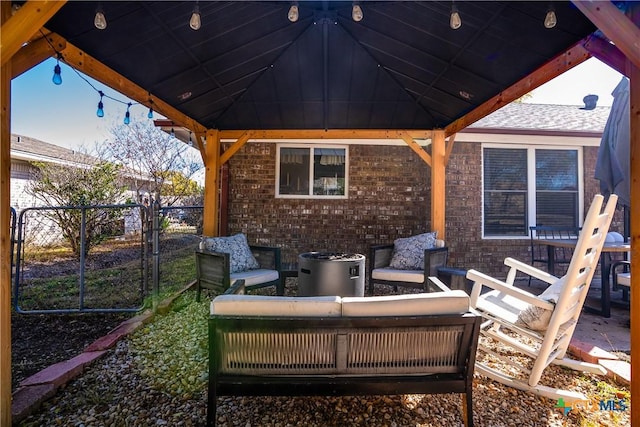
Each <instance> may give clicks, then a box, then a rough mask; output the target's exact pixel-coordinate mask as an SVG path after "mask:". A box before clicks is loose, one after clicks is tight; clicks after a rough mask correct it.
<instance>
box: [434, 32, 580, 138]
mask: <svg viewBox="0 0 640 427" xmlns="http://www.w3.org/2000/svg"><path fill="white" fill-rule="evenodd" d="M585 41H586V39H585V40H582V41H580V42H578V43H576V44H575V45H574V46H572V47H571V48H569V49H568V50H567V51H566V52H564V53H562V54H560V55H558V56H557V57H556V58H554V59H552V60H551V61H549V62H547V63H546V64H544V65H543V66H542V67H540V68H538V69H537V70H536V71H534V72H533V73H532V74H530V75H528V76H527V77H525V78H523V79H522V80H520V81H518V82H517V83H515V84H514V85H512V86H510V87H508V88H507V89H505V90H503V91H502V92H500V93H499V94H498V95H496V96H494V97H493V98H491V99H489V100H488V101H487V102H485V103H483V104H482V105H480V106H478V107H477V108H475V109H474V110H472V111H470V112H469V113H468V114H466V115H464V116H463V117H461V118H459V119H458V120H456V121H454V122H453V123H451V124H450V125H449V126H447V127H446V128H445V136H450V135H453V134H454V133H458V132H459V131H461V130H462V129H464V128H466V127H468V126H469V125H471V124H472V123H475V122H476V121H478V120H480V119H481V118H483V117H485V116H488V115H489V114H491V113H493V112H494V111H496V110H498V109H500V108H502V107H504V106H505V105H507V104H509V103H510V102H513V101H515V100H516V99H518V98H520V97H521V96H523V95H526V94H527V93H529V92H531V91H532V90H533V89H535V88H537V87H538V86H540V85H543V84H544V83H546V82H548V81H549V80H552V79H554V78H556V77H558V76H559V75H560V74H562V73H564V72H566V71H568V70H570V69H571V68H573V67H575V66H576V65H578V64H581V63H582V62H584V61H586V60H587V59H589V58H590V57H591V55H590V54H589V52H587V50H586V49H585V48H584V47H583V46H582V44H583V43H584V42H585Z"/></svg>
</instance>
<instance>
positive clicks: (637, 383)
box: [627, 62, 640, 426]
mask: <svg viewBox="0 0 640 427" xmlns="http://www.w3.org/2000/svg"><path fill="white" fill-rule="evenodd" d="M628 68H629V73H628V74H627V76H628V77H629V80H630V90H629V101H630V105H629V106H630V114H631V120H630V129H629V130H630V134H629V143H630V147H629V155H630V156H629V157H630V172H629V173H630V175H631V176H630V180H631V181H630V185H629V188H630V194H629V199H630V201H631V206H630V217H631V218H630V222H631V227H630V228H631V231H630V233H631V236H630V237H631V270H632V274H631V288H632V289H636V291H637V290H638V289H640V288H639V287H640V67H636V66H635V65H632V64H631V63H630V62H629V67H628ZM636 283H637V285H636ZM629 312H630V316H631V354H633V355H636V356H638V355H640V292H631V307H630V308H629ZM633 393H637V394H636V396H640V357H632V358H631V395H632V396H633V395H634V394H633ZM631 425H632V426H640V407H639V406H632V407H631Z"/></svg>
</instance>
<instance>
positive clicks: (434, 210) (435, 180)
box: [431, 130, 446, 239]
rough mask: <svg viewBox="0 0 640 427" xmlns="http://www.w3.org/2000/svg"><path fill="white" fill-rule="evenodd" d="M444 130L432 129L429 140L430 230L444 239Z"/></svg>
mask: <svg viewBox="0 0 640 427" xmlns="http://www.w3.org/2000/svg"><path fill="white" fill-rule="evenodd" d="M445 154H446V146H445V132H444V130H435V131H433V139H432V140H431V230H433V231H437V232H438V238H439V239H445V237H446V236H445V207H446V192H445V173H446V168H445Z"/></svg>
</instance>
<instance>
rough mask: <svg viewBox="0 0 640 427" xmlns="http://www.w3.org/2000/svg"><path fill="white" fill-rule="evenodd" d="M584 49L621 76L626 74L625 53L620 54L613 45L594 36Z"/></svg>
mask: <svg viewBox="0 0 640 427" xmlns="http://www.w3.org/2000/svg"><path fill="white" fill-rule="evenodd" d="M584 48H585V49H587V50H588V51H589V53H590V54H591V55H592V56H593V57H594V58H598V59H599V60H600V61H602V62H604V63H605V64H607V65H608V66H609V67H611V68H613V69H614V70H616V71H617V72H619V73H620V74H626V73H627V70H626V69H625V68H626V62H627V58H625V56H624V53H622V52H620V49H618V48H617V47H616V46H615V45H614V44H613V43H610V42H609V41H607V40H605V39H603V38H601V37H596V36H592V37H589V39H588V40H587V41H586V42H585V44H584Z"/></svg>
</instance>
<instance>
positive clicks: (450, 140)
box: [444, 133, 457, 167]
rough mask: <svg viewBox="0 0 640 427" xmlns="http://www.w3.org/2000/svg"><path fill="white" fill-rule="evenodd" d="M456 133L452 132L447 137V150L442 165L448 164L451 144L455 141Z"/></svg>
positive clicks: (451, 148) (451, 149)
mask: <svg viewBox="0 0 640 427" xmlns="http://www.w3.org/2000/svg"><path fill="white" fill-rule="evenodd" d="M456 135H457V133H454V134H453V135H451V136H450V137H449V140H448V141H447V151H446V152H445V153H444V166H445V167H447V166H448V165H449V159H450V158H451V152H452V151H453V144H454V143H455V142H456Z"/></svg>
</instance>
